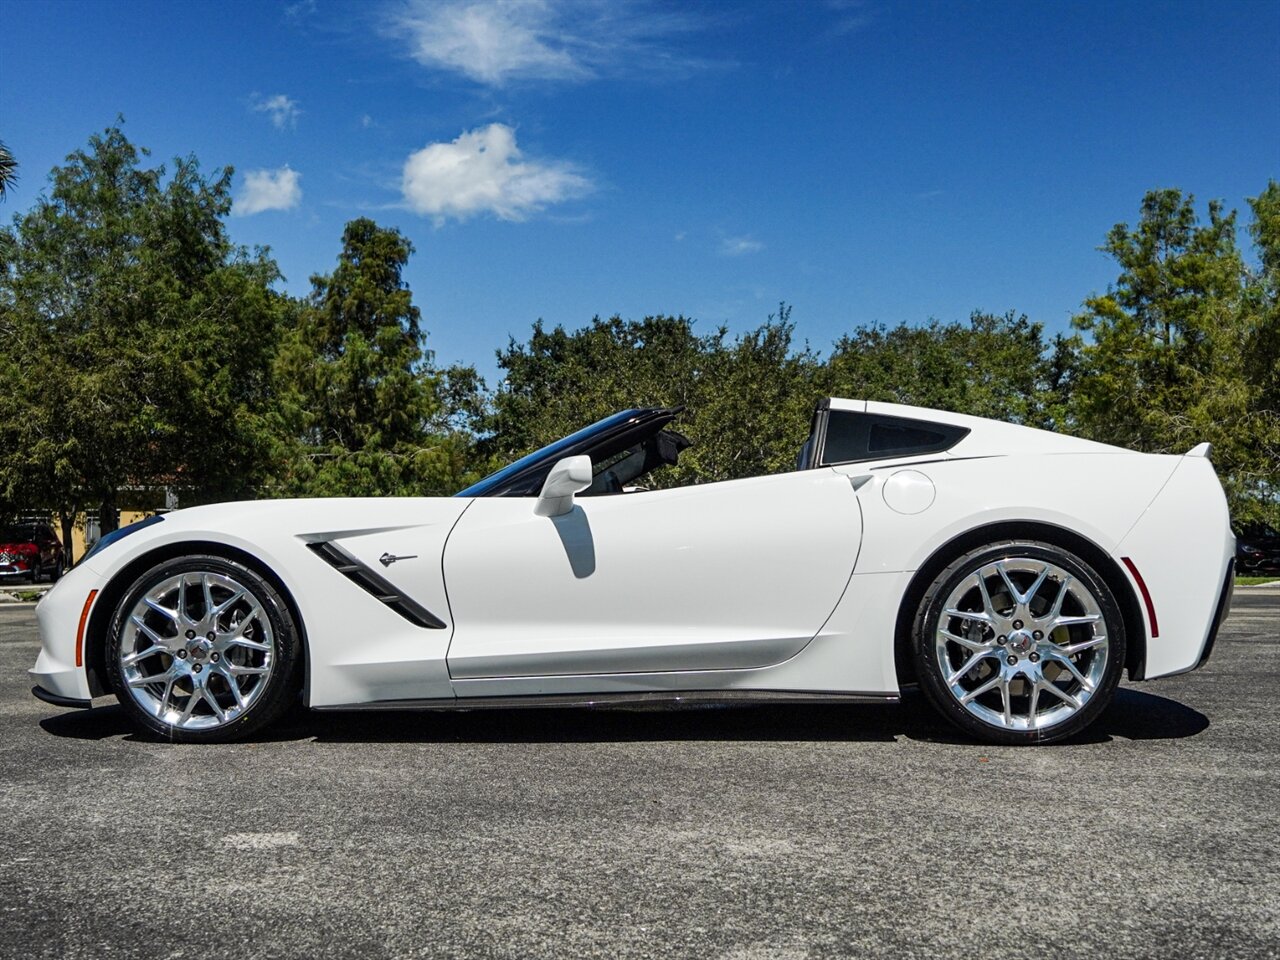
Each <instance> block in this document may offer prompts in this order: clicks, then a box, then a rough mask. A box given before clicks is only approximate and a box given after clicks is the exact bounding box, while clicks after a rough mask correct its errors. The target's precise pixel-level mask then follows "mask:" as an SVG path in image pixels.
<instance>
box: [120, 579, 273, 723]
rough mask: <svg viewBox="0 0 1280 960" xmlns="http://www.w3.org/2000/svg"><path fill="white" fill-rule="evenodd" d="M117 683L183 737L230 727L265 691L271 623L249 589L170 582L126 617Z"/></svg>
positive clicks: (231, 583)
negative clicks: (189, 732)
mask: <svg viewBox="0 0 1280 960" xmlns="http://www.w3.org/2000/svg"><path fill="white" fill-rule="evenodd" d="M119 651H120V652H119V667H120V675H121V678H122V679H123V681H124V685H125V687H126V689H127V690H128V691H129V696H130V697H131V698H132V699H133V701H134V703H136V704H137V705H138V706H139V707H141V708H142V710H144V711H145V712H146V713H148V714H150V715H151V716H153V717H155V718H156V719H157V720H159V721H161V722H162V723H164V724H166V725H168V726H171V727H176V728H179V729H182V730H212V729H215V728H218V727H222V726H225V725H226V724H228V723H231V722H232V721H233V720H235V719H236V718H238V717H240V716H242V715H243V714H244V713H245V711H247V710H248V709H249V708H250V707H252V706H253V704H254V703H255V702H257V700H258V699H259V698H260V697H261V696H262V694H263V692H264V691H265V690H266V689H267V682H268V680H269V679H270V677H271V672H272V669H273V668H274V664H275V644H274V643H273V636H272V631H271V622H270V620H269V619H268V617H267V615H266V613H265V612H264V611H263V609H262V606H261V604H260V603H259V602H258V600H257V599H256V598H255V596H254V595H253V593H252V592H251V591H250V590H249V588H248V587H247V586H245V585H244V584H242V583H240V582H239V581H237V580H236V579H234V578H233V577H230V576H227V575H226V574H223V573H215V572H211V571H193V572H187V573H180V574H175V575H173V576H171V577H168V578H167V579H164V580H162V581H160V582H159V583H158V584H156V585H155V586H154V587H152V588H151V589H149V590H148V591H147V592H146V593H145V594H143V595H142V596H141V597H140V598H139V599H138V601H137V603H135V604H134V607H133V609H132V610H131V611H129V615H128V618H127V619H126V620H125V623H124V635H123V637H122V641H121V644H120V648H119Z"/></svg>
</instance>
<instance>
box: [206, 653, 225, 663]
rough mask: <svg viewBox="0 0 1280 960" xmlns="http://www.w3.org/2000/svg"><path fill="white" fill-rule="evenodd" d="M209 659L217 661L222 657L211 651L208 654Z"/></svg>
mask: <svg viewBox="0 0 1280 960" xmlns="http://www.w3.org/2000/svg"><path fill="white" fill-rule="evenodd" d="M209 659H210V660H212V661H213V662H214V663H217V662H218V661H219V660H221V659H222V657H221V656H219V655H218V654H216V653H211V654H209Z"/></svg>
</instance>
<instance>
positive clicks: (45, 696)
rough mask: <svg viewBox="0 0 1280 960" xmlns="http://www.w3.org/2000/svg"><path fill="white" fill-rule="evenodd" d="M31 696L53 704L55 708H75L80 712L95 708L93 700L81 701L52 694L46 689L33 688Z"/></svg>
mask: <svg viewBox="0 0 1280 960" xmlns="http://www.w3.org/2000/svg"><path fill="white" fill-rule="evenodd" d="M31 694H32V696H34V697H35V698H36V699H37V700H43V701H44V702H45V703H52V704H53V705H54V706H55V707H75V708H77V709H79V710H88V709H89V708H90V707H92V706H93V701H92V700H80V699H78V698H76V697H64V696H61V695H59V694H56V693H50V692H49V691H48V690H46V689H45V688H44V687H32V688H31Z"/></svg>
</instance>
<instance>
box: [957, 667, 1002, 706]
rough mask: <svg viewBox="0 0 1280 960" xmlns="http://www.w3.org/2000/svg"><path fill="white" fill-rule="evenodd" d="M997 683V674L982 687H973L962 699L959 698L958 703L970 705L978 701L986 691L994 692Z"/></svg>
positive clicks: (998, 679)
mask: <svg viewBox="0 0 1280 960" xmlns="http://www.w3.org/2000/svg"><path fill="white" fill-rule="evenodd" d="M999 682H1000V674H998V673H997V674H996V675H995V676H993V677H992V678H991V679H990V680H988V681H987V682H986V683H984V684H983V685H982V686H980V687H975V688H974V689H973V690H970V691H969V692H968V693H966V694H965V695H964V696H963V697H961V698H960V702H961V703H964V704H968V703H972V702H973V701H974V700H976V699H978V697H980V696H982V695H983V694H984V693H986V692H987V691H988V690H994V689H995V686H996V684H998V683H999Z"/></svg>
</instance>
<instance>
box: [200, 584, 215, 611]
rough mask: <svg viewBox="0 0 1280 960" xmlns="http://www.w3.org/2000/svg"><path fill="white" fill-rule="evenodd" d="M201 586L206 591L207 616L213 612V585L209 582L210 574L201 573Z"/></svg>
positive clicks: (205, 605) (205, 608)
mask: <svg viewBox="0 0 1280 960" xmlns="http://www.w3.org/2000/svg"><path fill="white" fill-rule="evenodd" d="M200 587H201V589H202V590H203V591H204V615H205V617H206V618H207V617H208V616H209V615H210V614H211V613H213V585H212V584H211V583H209V575H208V574H207V573H202V574H201V575H200Z"/></svg>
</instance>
